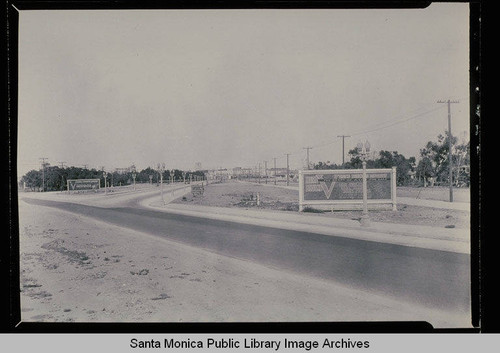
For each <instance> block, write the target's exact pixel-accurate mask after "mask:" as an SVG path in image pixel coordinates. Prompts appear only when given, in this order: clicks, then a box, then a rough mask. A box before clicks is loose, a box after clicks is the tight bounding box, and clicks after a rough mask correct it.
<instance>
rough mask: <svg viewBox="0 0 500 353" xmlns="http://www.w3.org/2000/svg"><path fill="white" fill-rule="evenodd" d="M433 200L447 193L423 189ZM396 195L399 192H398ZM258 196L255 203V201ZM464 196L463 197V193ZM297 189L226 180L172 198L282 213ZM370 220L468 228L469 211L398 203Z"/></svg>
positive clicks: (337, 214) (345, 215)
mask: <svg viewBox="0 0 500 353" xmlns="http://www.w3.org/2000/svg"><path fill="white" fill-rule="evenodd" d="M415 192H418V190H417V191H414V190H413V189H410V188H405V189H403V190H401V193H402V195H408V196H410V195H413V194H414V193H415ZM425 194H430V196H433V197H434V199H435V200H442V198H443V197H445V196H446V193H445V192H444V191H443V190H442V188H439V189H437V188H436V189H434V193H433V190H425ZM398 195H399V191H398ZM257 197H258V199H259V200H258V202H257ZM462 197H465V196H462ZM298 199H299V193H298V190H293V189H286V188H280V187H274V186H271V185H266V184H250V183H239V182H228V183H223V184H211V185H208V186H206V187H205V189H204V192H203V195H202V196H195V195H193V194H192V193H189V194H187V195H185V196H183V197H179V198H177V199H176V200H174V201H173V203H174V204H175V203H177V204H185V205H189V204H193V205H202V206H214V207H230V208H242V209H261V210H273V211H283V212H298V210H299V204H298ZM309 211H312V212H315V213H316V212H317V213H319V214H321V216H322V217H333V218H342V219H352V220H358V219H359V218H360V216H361V212H360V211H334V212H331V211H326V212H323V211H319V210H314V209H309ZM370 219H371V220H372V221H374V222H386V223H396V224H410V225H425V226H435V227H446V228H460V229H468V228H470V212H467V211H460V210H448V209H441V208H431V207H422V206H414V205H405V204H399V205H398V210H397V211H391V210H373V211H370Z"/></svg>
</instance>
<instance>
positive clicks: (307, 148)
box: [304, 147, 312, 170]
mask: <svg viewBox="0 0 500 353" xmlns="http://www.w3.org/2000/svg"><path fill="white" fill-rule="evenodd" d="M304 149H305V150H307V170H309V150H310V149H312V147H304Z"/></svg>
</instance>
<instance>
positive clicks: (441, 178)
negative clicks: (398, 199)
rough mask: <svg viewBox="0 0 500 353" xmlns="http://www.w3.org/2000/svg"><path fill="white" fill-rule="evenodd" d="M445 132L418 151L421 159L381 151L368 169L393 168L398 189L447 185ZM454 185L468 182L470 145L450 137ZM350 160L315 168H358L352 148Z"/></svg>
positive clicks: (322, 164)
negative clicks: (399, 187)
mask: <svg viewBox="0 0 500 353" xmlns="http://www.w3.org/2000/svg"><path fill="white" fill-rule="evenodd" d="M448 139H449V137H448V133H446V134H445V135H439V136H438V137H437V141H429V142H427V144H426V145H425V147H424V148H422V149H421V150H420V159H419V161H418V163H417V161H416V158H415V157H410V158H406V157H405V156H403V155H402V154H399V153H398V152H397V151H393V152H390V151H380V152H379V153H378V156H377V157H375V158H371V159H369V160H367V162H366V166H367V168H392V167H396V179H397V184H398V185H400V186H404V185H406V186H409V185H413V186H428V185H444V184H446V185H448V184H449V170H450V169H449V168H450V162H449V158H448V151H449V147H448V146H449V145H448ZM451 142H452V166H453V167H452V168H453V184H454V185H455V186H457V187H461V186H469V183H470V143H469V142H461V143H458V139H457V138H456V137H452V141H451ZM349 156H350V160H349V161H348V162H345V163H344V164H340V165H338V164H335V163H330V162H329V161H327V162H326V163H325V162H318V163H317V164H315V165H314V169H360V168H362V160H361V156H360V153H359V151H358V150H357V149H356V148H355V149H352V150H350V151H349Z"/></svg>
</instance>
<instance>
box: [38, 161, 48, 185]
mask: <svg viewBox="0 0 500 353" xmlns="http://www.w3.org/2000/svg"><path fill="white" fill-rule="evenodd" d="M39 159H40V160H41V161H42V192H44V191H45V160H46V159H48V158H47V157H40V158H39Z"/></svg>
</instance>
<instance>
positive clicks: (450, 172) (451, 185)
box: [438, 99, 460, 202]
mask: <svg viewBox="0 0 500 353" xmlns="http://www.w3.org/2000/svg"><path fill="white" fill-rule="evenodd" d="M438 103H447V104H448V163H449V167H448V169H449V179H450V202H453V160H452V152H451V147H452V142H451V138H452V136H451V103H460V102H459V101H452V100H449V99H448V100H446V101H441V100H440V101H438Z"/></svg>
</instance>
